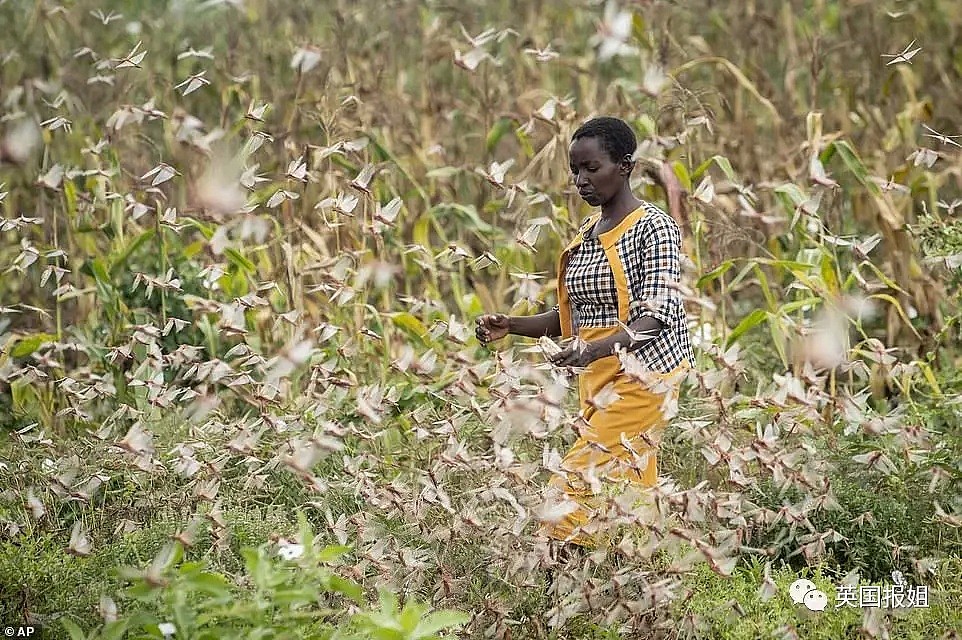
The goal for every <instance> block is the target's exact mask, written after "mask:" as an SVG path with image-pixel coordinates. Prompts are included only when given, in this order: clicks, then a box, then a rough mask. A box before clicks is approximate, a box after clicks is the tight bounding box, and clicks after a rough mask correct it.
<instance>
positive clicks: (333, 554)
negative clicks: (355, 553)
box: [317, 544, 351, 562]
mask: <svg viewBox="0 0 962 640" xmlns="http://www.w3.org/2000/svg"><path fill="white" fill-rule="evenodd" d="M350 550H351V547H349V546H347V545H342V544H331V545H328V546H326V547H324V548H323V549H321V550H320V551H319V552H318V554H317V560H318V561H319V562H333V561H334V560H337V559H338V558H340V557H341V556H343V555H344V554H345V553H348V552H349V551H350Z"/></svg>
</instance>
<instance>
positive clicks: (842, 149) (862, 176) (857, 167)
mask: <svg viewBox="0 0 962 640" xmlns="http://www.w3.org/2000/svg"><path fill="white" fill-rule="evenodd" d="M832 147H833V148H834V149H835V150H836V151H837V152H838V155H839V157H841V158H842V162H843V163H845V167H846V168H847V169H848V170H849V171H850V172H852V175H854V176H855V178H856V179H857V180H858V181H859V182H860V183H861V184H862V186H864V187H866V188H867V189H868V190H869V191H870V192H871V193H872V195H876V196H878V195H882V189H881V188H880V187H879V186H878V185H877V184H875V183H874V182H872V181H871V180H869V179H868V178H869V173H868V169H866V168H865V165H864V164H862V161H861V160H860V159H859V157H858V155H857V154H856V153H855V150H854V149H852V146H851V145H850V144H849V143H848V142H846V141H845V140H835V141H834V142H832Z"/></svg>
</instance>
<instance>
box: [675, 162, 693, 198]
mask: <svg viewBox="0 0 962 640" xmlns="http://www.w3.org/2000/svg"><path fill="white" fill-rule="evenodd" d="M671 170H672V171H674V172H675V177H677V178H678V181H679V182H680V183H681V186H683V187H685V191H691V176H690V175H688V167H686V166H685V165H684V163H682V162H679V161H678V160H675V161H674V162H672V163H671Z"/></svg>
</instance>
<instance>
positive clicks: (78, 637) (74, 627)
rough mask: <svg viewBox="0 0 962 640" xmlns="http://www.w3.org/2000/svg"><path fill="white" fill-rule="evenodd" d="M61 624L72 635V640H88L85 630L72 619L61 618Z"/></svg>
mask: <svg viewBox="0 0 962 640" xmlns="http://www.w3.org/2000/svg"><path fill="white" fill-rule="evenodd" d="M60 624H61V625H62V626H63V628H64V629H66V630H67V633H68V634H69V635H70V640H86V637H85V636H84V632H83V629H81V628H80V626H79V625H78V624H77V623H76V622H74V621H73V620H71V619H70V618H66V617H64V618H61V619H60Z"/></svg>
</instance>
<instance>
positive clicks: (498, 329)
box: [474, 313, 508, 345]
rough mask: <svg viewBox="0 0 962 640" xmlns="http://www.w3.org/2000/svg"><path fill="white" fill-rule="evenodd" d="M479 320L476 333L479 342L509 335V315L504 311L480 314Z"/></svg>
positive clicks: (484, 342) (485, 342)
mask: <svg viewBox="0 0 962 640" xmlns="http://www.w3.org/2000/svg"><path fill="white" fill-rule="evenodd" d="M477 322H478V329H477V331H475V332H474V334H475V335H476V336H477V337H478V342H480V343H481V344H483V345H487V344H488V343H489V342H492V341H494V340H500V339H501V338H503V337H505V336H506V335H508V316H506V315H504V314H503V313H487V314H485V315H483V316H478V320H477Z"/></svg>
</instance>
